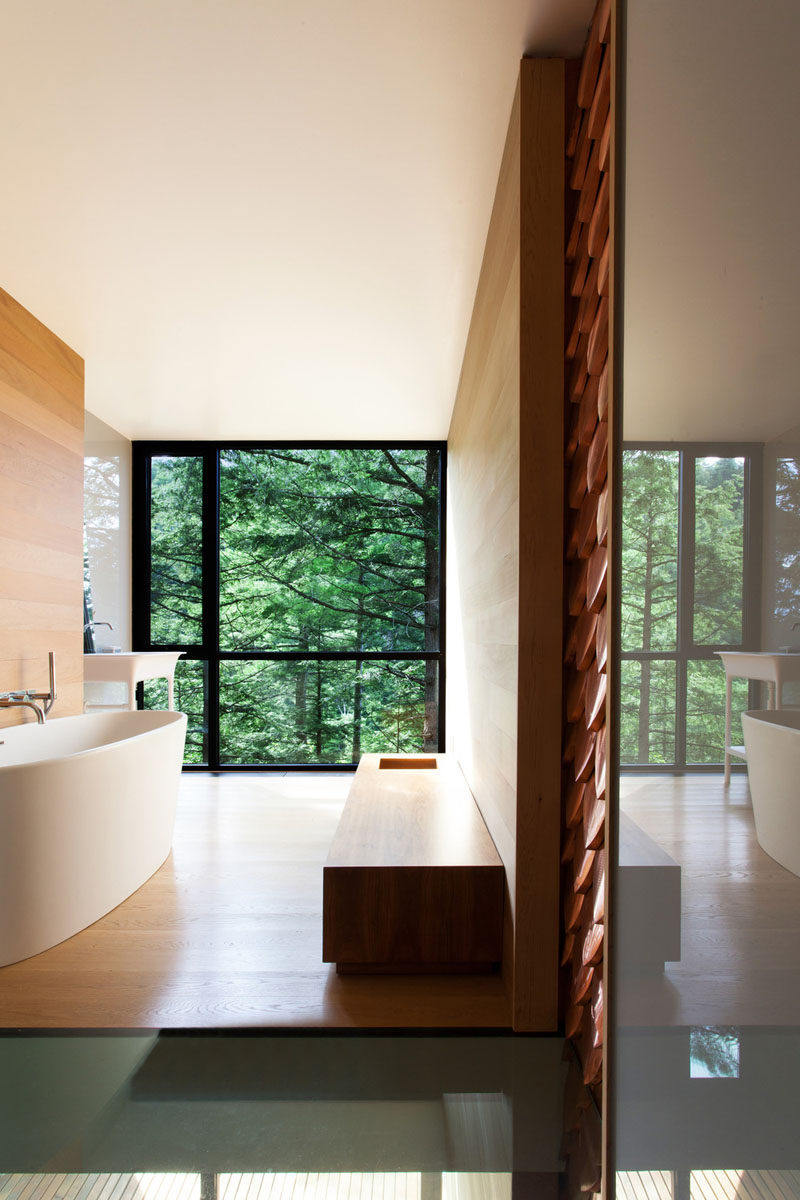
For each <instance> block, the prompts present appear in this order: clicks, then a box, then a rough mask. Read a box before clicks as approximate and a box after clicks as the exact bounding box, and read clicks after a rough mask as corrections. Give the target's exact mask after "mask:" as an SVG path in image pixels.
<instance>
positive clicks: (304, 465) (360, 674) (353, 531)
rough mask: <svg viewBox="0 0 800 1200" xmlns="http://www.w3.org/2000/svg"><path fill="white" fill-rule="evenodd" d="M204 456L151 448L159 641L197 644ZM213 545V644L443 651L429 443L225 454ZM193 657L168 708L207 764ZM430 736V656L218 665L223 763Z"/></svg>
mask: <svg viewBox="0 0 800 1200" xmlns="http://www.w3.org/2000/svg"><path fill="white" fill-rule="evenodd" d="M201 467H202V463H201V460H200V459H199V458H191V457H189V458H167V457H160V458H154V459H153V471H152V485H151V491H152V512H151V536H152V547H153V548H152V560H153V577H152V599H151V630H152V640H153V641H154V642H155V643H157V644H159V643H160V644H195V645H197V644H199V643H200V642H201V641H202V518H201V511H202V469H201ZM219 554H220V595H219V624H220V636H219V650H220V651H222V652H223V653H225V652H227V653H231V652H233V653H243V654H247V653H248V652H254V651H255V652H273V653H274V652H291V653H293V654H297V655H302V654H303V653H313V652H339V653H349V654H353V655H357V654H358V653H359V652H377V653H386V652H394V653H403V652H408V651H414V652H419V651H438V649H439V452H438V451H437V450H416V449H414V450H383V449H380V450H375V449H333V448H331V449H313V450H311V449H307V450H303V449H299V450H298V449H281V448H274V449H265V450H236V449H230V450H226V451H224V452H223V453H222V454H221V455H220V525H219ZM188 665H189V664H185V666H184V678H183V682H182V685H181V694H180V700H179V702H178V706H179V707H181V706H182V705H184V706H186V707H184V708H183V711H188V712H189V713H190V743H189V744H188V745H187V761H201V762H202V761H207V757H208V747H207V742H206V732H207V731H206V717H205V711H206V705H205V702H204V692H203V688H202V679H201V677H200V675H198V674H197V672H196V671H195V674H194V675H191V673H190V672H188ZM192 665H195V666H198V665H200V664H192ZM151 694H152V695H153V696H155V695H156V693H155V692H151ZM437 741H438V666H437V663H436V661H435V660H430V661H420V660H405V661H404V660H393V661H391V662H373V661H363V660H361V661H360V662H359V661H355V659H350V660H343V661H319V660H314V659H304V658H300V659H291V660H264V659H248V658H245V659H235V660H228V659H222V660H221V661H220V757H221V761H222V762H224V763H316V762H320V763H336V762H356V761H358V758H359V757H360V755H361V754H362V753H363V752H365V751H372V750H375V751H379V750H400V751H414V750H420V749H428V750H430V749H436V748H437Z"/></svg>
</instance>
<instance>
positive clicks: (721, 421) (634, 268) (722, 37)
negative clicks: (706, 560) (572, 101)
mask: <svg viewBox="0 0 800 1200" xmlns="http://www.w3.org/2000/svg"><path fill="white" fill-rule="evenodd" d="M627 8H628V28H627V49H628V63H627V80H626V86H627V138H626V160H627V161H626V214H625V322H624V334H625V346H624V434H625V436H626V437H627V438H629V439H660V438H667V439H672V440H683V439H685V440H705V439H724V440H727V441H733V440H737V439H742V440H754V441H767V440H770V439H772V438H776V437H778V436H779V435H781V434H782V433H784V432H785V431H787V430H789V429H790V428H791V427H793V426H797V425H798V422H800V373H799V372H798V365H797V348H798V344H799V343H800V136H798V118H800V71H799V70H798V62H800V5H798V3H797V0H768V2H765V0H738V2H737V3H735V4H731V3H730V0H669V2H668V3H665V2H664V0H628V5H627Z"/></svg>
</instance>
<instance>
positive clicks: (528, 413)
mask: <svg viewBox="0 0 800 1200" xmlns="http://www.w3.org/2000/svg"><path fill="white" fill-rule="evenodd" d="M564 82H565V64H564V60H563V59H523V60H522V65H521V72H520V98H521V103H520V110H521V122H520V124H521V132H520V146H521V169H520V340H519V345H520V356H519V389H520V395H519V423H520V429H519V660H518V672H519V674H518V679H519V683H518V703H517V840H516V863H517V869H516V882H517V891H516V921H517V937H516V938H515V943H514V992H513V1022H514V1028H515V1029H517V1030H546V1029H556V1028H557V1026H558V896H559V868H558V847H559V830H560V785H561V765H560V757H559V753H558V747H559V743H560V739H561V687H562V666H561V641H562V628H563V598H562V575H563V494H564V481H563V466H562V463H563V444H564V432H563V428H564V427H563V394H564V356H563V346H564V259H563V254H564Z"/></svg>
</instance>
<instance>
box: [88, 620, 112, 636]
mask: <svg viewBox="0 0 800 1200" xmlns="http://www.w3.org/2000/svg"><path fill="white" fill-rule="evenodd" d="M98 625H107V626H108V628H109V629H111V630H113V629H114V626H113V625H112V624H111V622H110V621H87V622H86V624H85V625H84V627H83V632H84V633H86V631H87V629H97V626H98Z"/></svg>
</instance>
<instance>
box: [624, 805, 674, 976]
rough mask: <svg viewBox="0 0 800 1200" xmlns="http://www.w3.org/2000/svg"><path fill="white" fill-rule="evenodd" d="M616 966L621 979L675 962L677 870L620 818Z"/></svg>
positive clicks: (640, 832) (626, 819)
mask: <svg viewBox="0 0 800 1200" xmlns="http://www.w3.org/2000/svg"><path fill="white" fill-rule="evenodd" d="M615 904H616V909H617V913H618V922H619V924H618V931H617V932H618V938H619V947H618V951H617V962H618V963H619V966H620V970H621V971H623V972H626V973H650V972H660V971H663V970H664V963H665V962H677V961H678V960H679V959H680V957H681V869H680V867H679V866H678V864H677V863H676V862H675V860H674V859H672V858H670V856H669V855H668V854H667V852H666V851H665V850H662V849H661V847H660V846H659V845H658V843H657V842H654V841H653V839H652V838H651V837H650V835H649V834H647V833H645V831H644V830H643V829H642V828H641V827H640V826H639V825H637V824H636V822H635V821H632V820H631V818H630V817H628V816H626V815H625V813H623V812H621V813H620V815H619V875H618V877H617V895H616V899H615Z"/></svg>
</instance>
